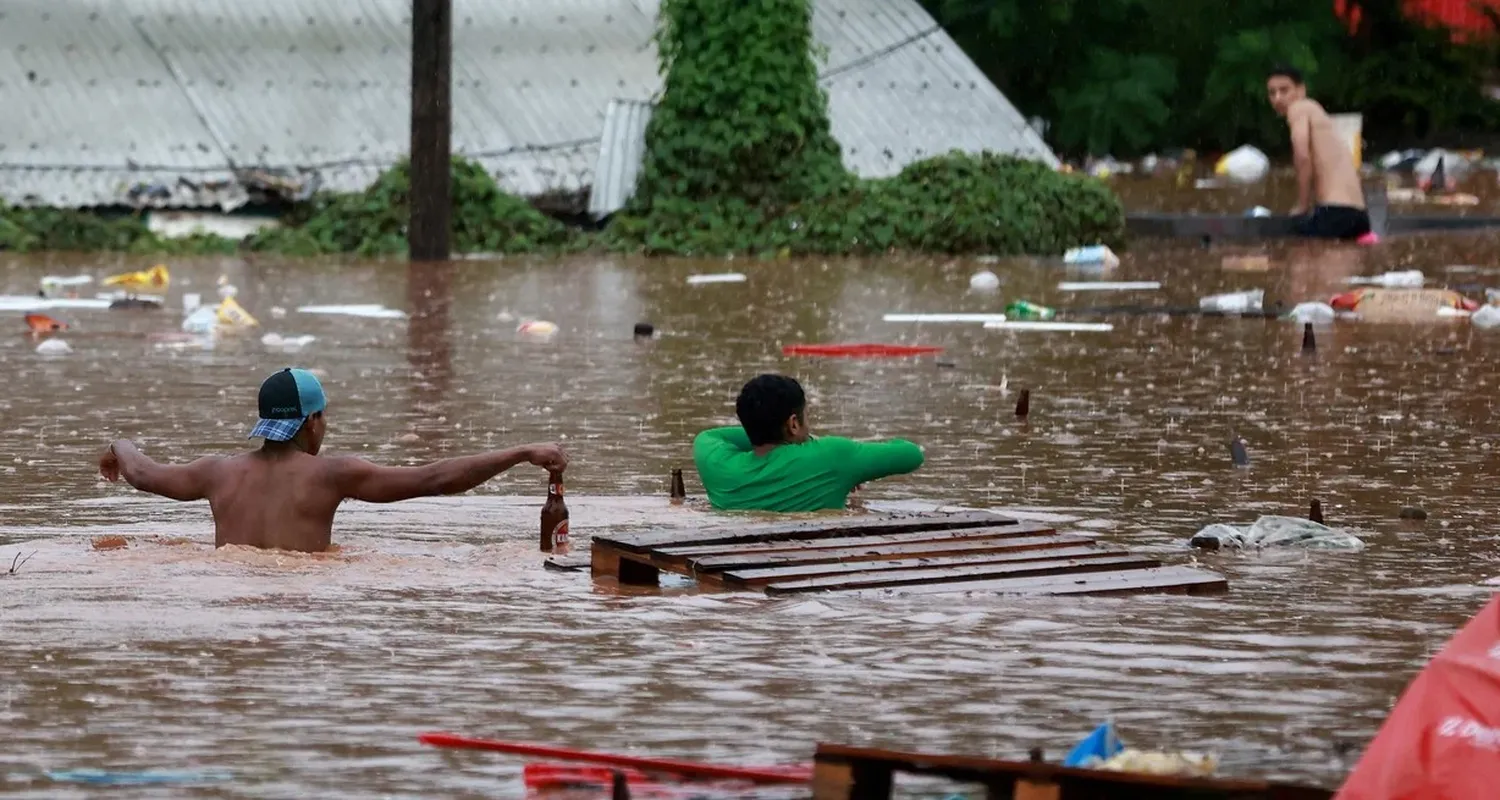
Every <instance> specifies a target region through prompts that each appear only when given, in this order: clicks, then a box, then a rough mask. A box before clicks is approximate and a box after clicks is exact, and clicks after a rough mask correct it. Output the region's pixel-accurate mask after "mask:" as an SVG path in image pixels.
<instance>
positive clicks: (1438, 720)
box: [1334, 596, 1500, 800]
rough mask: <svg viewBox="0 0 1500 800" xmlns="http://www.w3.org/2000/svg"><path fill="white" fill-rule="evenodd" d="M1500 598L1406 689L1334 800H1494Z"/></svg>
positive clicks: (1499, 723)
mask: <svg viewBox="0 0 1500 800" xmlns="http://www.w3.org/2000/svg"><path fill="white" fill-rule="evenodd" d="M1497 751H1500V596H1496V597H1494V598H1492V599H1491V600H1490V602H1489V605H1487V606H1485V607H1484V609H1483V610H1481V611H1480V612H1479V613H1478V614H1476V615H1474V618H1473V619H1471V620H1469V623H1468V624H1467V625H1465V626H1464V627H1463V628H1462V629H1460V630H1459V632H1458V633H1456V634H1454V636H1453V638H1452V639H1450V640H1448V644H1447V646H1445V647H1444V648H1443V649H1442V650H1440V651H1439V652H1438V654H1437V655H1435V656H1433V657H1432V660H1431V661H1429V662H1427V666H1426V667H1425V668H1423V669H1422V671H1421V672H1419V673H1417V677H1416V678H1414V679H1413V680H1412V682H1411V683H1410V684H1409V685H1407V687H1406V691H1405V692H1403V693H1402V694H1401V699H1400V700H1397V701H1396V706H1395V708H1392V709H1391V713H1390V714H1389V715H1387V716H1386V718H1385V723H1384V724H1382V725H1381V726H1380V731H1379V732H1378V733H1376V734H1375V738H1374V739H1373V740H1372V741H1371V742H1370V744H1369V746H1368V747H1366V748H1365V752H1364V755H1362V756H1361V757H1360V759H1359V763H1358V764H1356V765H1355V766H1354V770H1353V771H1352V772H1351V773H1349V777H1348V778H1347V779H1345V781H1344V785H1343V786H1342V787H1340V788H1339V791H1338V794H1336V795H1334V798H1335V800H1438V799H1439V798H1444V799H1445V800H1446V798H1455V800H1456V798H1460V797H1494V796H1495V794H1494V792H1495V784H1496V783H1497V782H1500V758H1497V757H1496V753H1497Z"/></svg>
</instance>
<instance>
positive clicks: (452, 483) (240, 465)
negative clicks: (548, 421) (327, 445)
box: [99, 368, 568, 553]
mask: <svg viewBox="0 0 1500 800" xmlns="http://www.w3.org/2000/svg"><path fill="white" fill-rule="evenodd" d="M326 405H327V401H326V399H325V398H324V396H323V386H322V384H320V383H319V382H318V379H317V378H316V377H314V376H313V374H312V373H311V372H308V371H307V370H303V369H290V368H289V369H284V370H282V371H280V372H277V373H276V374H274V375H272V376H271V377H269V378H266V380H265V382H264V383H262V384H261V385H260V421H259V422H258V423H256V425H255V428H254V429H253V430H251V431H250V436H249V438H251V439H257V438H260V439H265V444H264V445H263V446H262V447H261V448H260V449H259V450H255V451H252V452H249V453H241V454H240V455H236V456H230V457H227V458H225V457H220V456H209V457H206V458H200V459H198V460H197V461H193V462H191V463H189V464H158V463H157V462H155V461H152V460H151V459H150V458H147V457H146V456H145V455H144V454H142V453H141V451H140V450H139V449H137V448H136V446H135V445H134V444H132V443H131V442H129V441H127V440H124V439H122V440H120V441H117V442H115V443H113V444H111V445H110V446H109V449H108V450H106V451H105V452H104V455H102V456H100V457H99V474H101V475H103V476H104V477H105V478H106V479H107V480H110V481H115V480H119V479H120V478H121V477H124V478H125V481H126V483H129V484H130V485H131V486H134V487H135V488H137V489H139V490H141V491H143V492H150V493H152V494H157V495H161V496H162V497H167V498H171V499H173V500H202V499H204V498H207V499H208V504H209V507H210V508H211V509H212V510H213V515H214V546H215V547H222V546H224V545H226V544H239V545H250V546H252V547H264V548H276V549H280V550H298V551H302V552H307V553H320V552H323V551H324V550H327V549H328V544H329V540H330V539H332V538H333V515H334V512H336V511H337V510H338V507H339V504H340V503H342V502H343V501H344V500H346V499H350V498H352V499H355V500H363V501H365V502H367V503H394V502H396V501H398V500H408V499H411V498H414V497H435V496H438V495H446V494H458V493H460V492H466V491H468V490H470V489H472V488H474V487H475V486H478V485H479V484H481V483H484V482H485V481H487V480H489V479H490V478H493V477H495V476H496V475H499V474H500V473H502V472H504V471H506V470H508V469H510V468H511V467H514V466H516V465H517V464H533V465H535V466H538V467H541V468H543V469H545V470H547V471H549V472H556V473H562V472H563V471H564V470H565V469H567V466H568V456H567V454H566V453H564V452H563V451H562V448H560V447H558V446H557V445H555V444H529V445H522V446H521V447H513V448H511V449H509V450H497V451H495V452H492V453H482V454H480V455H474V456H463V457H461V458H449V459H445V460H443V461H436V462H433V463H431V464H426V465H423V466H420V467H382V466H379V465H376V464H372V463H370V462H368V461H365V460H364V459H362V458H356V457H354V456H338V457H333V458H320V457H319V456H318V450H319V449H321V448H322V446H323V434H324V432H325V431H326V430H327V422H326V421H325V419H324V416H323V410H324V408H325V406H326Z"/></svg>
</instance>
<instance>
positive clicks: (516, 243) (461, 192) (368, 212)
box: [245, 157, 583, 256]
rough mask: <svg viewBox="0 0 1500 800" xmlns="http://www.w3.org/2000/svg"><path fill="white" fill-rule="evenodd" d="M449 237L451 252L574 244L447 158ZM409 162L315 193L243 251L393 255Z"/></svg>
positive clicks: (577, 239) (399, 238) (561, 229)
mask: <svg viewBox="0 0 1500 800" xmlns="http://www.w3.org/2000/svg"><path fill="white" fill-rule="evenodd" d="M452 186H453V195H452V197H453V200H452V202H453V234H452V237H453V238H452V245H453V249H454V250H455V251H456V252H460V253H476V252H494V253H499V252H508V253H534V252H545V251H554V250H565V249H574V248H577V247H579V246H581V245H582V244H583V240H582V238H581V236H580V235H579V234H578V233H576V232H574V231H571V230H569V229H568V228H567V227H565V226H564V225H563V224H562V223H561V222H558V221H557V220H555V219H552V218H551V217H548V216H546V215H545V214H543V213H542V212H540V211H537V210H536V209H535V208H533V207H532V206H531V204H530V203H527V202H526V201H525V200H523V199H521V198H518V197H513V196H511V195H508V194H506V193H505V192H503V191H501V190H500V187H499V185H498V184H496V183H495V179H494V178H492V177H490V175H489V173H488V172H486V171H485V170H484V167H482V166H480V165H479V164H477V163H475V162H472V161H469V160H467V159H464V158H460V157H454V158H453V183H452ZM410 198H411V164H410V162H408V161H405V160H403V161H401V162H400V163H398V164H397V165H396V166H394V167H392V168H391V169H389V170H386V171H385V172H383V173H381V174H380V177H379V178H377V179H376V181H375V183H373V184H371V186H370V187H369V188H368V189H366V190H364V191H363V192H359V193H357V194H321V195H319V196H317V197H315V198H313V200H312V201H311V202H310V203H308V204H307V205H306V206H305V207H303V208H300V209H298V210H297V211H295V212H294V213H293V214H292V215H291V216H289V217H288V218H287V219H285V220H283V221H282V222H283V224H282V226H281V227H279V228H270V229H266V230H263V231H261V232H260V233H257V234H255V235H254V236H252V237H250V238H249V239H248V240H246V242H245V247H246V248H247V249H249V250H255V251H261V252H273V253H281V254H284V255H296V256H315V255H325V254H336V253H352V254H354V255H359V256H394V255H401V254H404V253H405V252H406V250H407V242H406V226H407V222H408V221H409V220H410V218H411V202H410Z"/></svg>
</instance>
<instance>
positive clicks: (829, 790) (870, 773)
mask: <svg viewBox="0 0 1500 800" xmlns="http://www.w3.org/2000/svg"><path fill="white" fill-rule="evenodd" d="M897 772H905V773H912V774H922V775H937V776H941V777H944V778H949V779H952V780H956V781H963V782H965V783H978V784H981V785H983V786H984V787H985V796H986V797H987V798H990V800H1002V798H1003V799H1004V800H1012V799H1013V800H1125V798H1130V799H1131V800H1135V798H1151V799H1152V800H1187V799H1188V798H1194V800H1328V798H1330V797H1332V796H1333V793H1332V792H1330V791H1328V790H1327V789H1320V788H1316V787H1309V786H1294V785H1290V784H1280V783H1272V782H1268V781H1261V780H1241V779H1224V778H1182V777H1176V776H1166V775H1146V774H1141V773H1131V772H1112V771H1106V770H1093V769H1076V768H1071V767H1062V766H1058V765H1055V764H1046V763H1043V762H1041V761H1040V760H1037V761H1031V762H1024V761H999V760H995V759H988V758H970V757H966V756H939V755H927V754H923V753H903V752H897V751H893V750H873V749H868V748H861V747H846V746H844V745H834V744H820V745H818V750H817V754H816V756H814V760H813V794H812V796H813V800H886V798H889V797H890V796H891V786H892V783H893V779H894V776H895V773H897Z"/></svg>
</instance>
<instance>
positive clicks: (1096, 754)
mask: <svg viewBox="0 0 1500 800" xmlns="http://www.w3.org/2000/svg"><path fill="white" fill-rule="evenodd" d="M1124 749H1125V744H1124V742H1121V741H1120V736H1119V734H1118V733H1116V732H1115V725H1114V723H1113V722H1106V723H1104V724H1102V725H1100V726H1099V727H1097V728H1095V729H1094V732H1093V733H1090V734H1089V735H1088V736H1085V737H1084V738H1083V739H1082V740H1081V741H1079V742H1078V744H1076V745H1074V746H1073V750H1072V751H1071V752H1069V753H1068V757H1067V758H1065V759H1063V766H1065V767H1092V766H1095V765H1097V764H1100V763H1102V762H1104V761H1107V760H1109V759H1111V758H1114V757H1115V756H1117V755H1119V754H1120V751H1122V750H1124Z"/></svg>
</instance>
